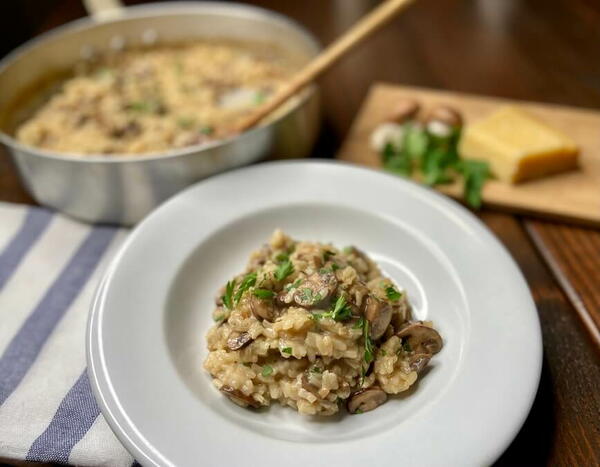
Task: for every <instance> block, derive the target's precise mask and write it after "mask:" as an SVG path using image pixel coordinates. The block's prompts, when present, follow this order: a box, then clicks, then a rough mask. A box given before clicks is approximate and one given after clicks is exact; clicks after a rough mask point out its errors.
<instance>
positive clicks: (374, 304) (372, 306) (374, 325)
mask: <svg viewBox="0 0 600 467" xmlns="http://www.w3.org/2000/svg"><path fill="white" fill-rule="evenodd" d="M363 309H364V315H365V318H367V321H369V335H370V336H371V339H373V340H377V339H379V338H380V337H381V336H383V334H384V333H385V330H386V329H387V327H388V326H389V324H390V321H391V320H392V307H391V306H390V305H389V304H387V303H384V302H382V301H381V300H378V299H377V298H375V297H373V296H369V297H367V299H366V300H365V301H364V308H363Z"/></svg>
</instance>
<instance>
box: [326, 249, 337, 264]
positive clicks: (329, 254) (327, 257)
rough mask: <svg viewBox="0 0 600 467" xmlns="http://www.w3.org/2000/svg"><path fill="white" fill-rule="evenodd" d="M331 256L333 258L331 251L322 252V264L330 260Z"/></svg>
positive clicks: (333, 254)
mask: <svg viewBox="0 0 600 467" xmlns="http://www.w3.org/2000/svg"><path fill="white" fill-rule="evenodd" d="M332 256H335V251H331V250H325V251H324V252H323V262H325V263H326V262H327V261H329V258H331V257H332Z"/></svg>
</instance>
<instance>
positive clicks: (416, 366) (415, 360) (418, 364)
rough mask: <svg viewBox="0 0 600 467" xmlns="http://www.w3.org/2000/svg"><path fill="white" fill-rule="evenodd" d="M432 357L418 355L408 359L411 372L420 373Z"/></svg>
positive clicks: (424, 354)
mask: <svg viewBox="0 0 600 467" xmlns="http://www.w3.org/2000/svg"><path fill="white" fill-rule="evenodd" d="M431 357H432V355H431V354H429V353H416V354H414V355H411V356H410V357H408V366H409V367H410V369H411V370H413V371H416V372H417V373H420V372H421V371H423V368H425V367H426V366H427V364H428V363H429V360H431Z"/></svg>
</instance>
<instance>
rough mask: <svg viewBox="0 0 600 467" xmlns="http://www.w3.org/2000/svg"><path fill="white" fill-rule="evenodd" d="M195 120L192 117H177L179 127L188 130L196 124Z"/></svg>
mask: <svg viewBox="0 0 600 467" xmlns="http://www.w3.org/2000/svg"><path fill="white" fill-rule="evenodd" d="M194 123H195V120H194V119H193V118H192V117H179V118H178V119H177V125H178V126H179V128H182V129H184V130H187V129H189V128H191V127H193V126H194Z"/></svg>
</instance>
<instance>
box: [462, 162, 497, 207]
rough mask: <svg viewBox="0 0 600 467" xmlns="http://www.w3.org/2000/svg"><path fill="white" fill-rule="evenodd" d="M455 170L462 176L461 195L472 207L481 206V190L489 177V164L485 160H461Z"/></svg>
mask: <svg viewBox="0 0 600 467" xmlns="http://www.w3.org/2000/svg"><path fill="white" fill-rule="evenodd" d="M457 170H458V171H459V172H460V173H461V174H462V176H463V178H464V181H465V182H464V187H463V196H464V198H465V200H466V201H467V203H469V204H470V205H471V206H473V207H474V208H479V207H481V191H482V189H483V185H484V183H485V181H486V180H487V179H488V178H490V177H491V174H490V166H489V164H488V163H487V162H484V161H476V160H462V161H460V162H459V163H458V166H457Z"/></svg>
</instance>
